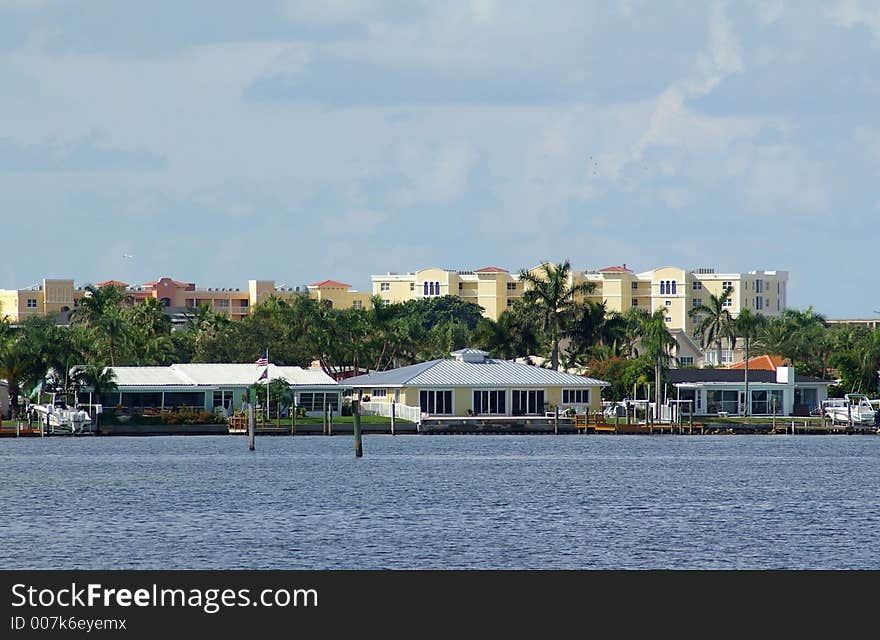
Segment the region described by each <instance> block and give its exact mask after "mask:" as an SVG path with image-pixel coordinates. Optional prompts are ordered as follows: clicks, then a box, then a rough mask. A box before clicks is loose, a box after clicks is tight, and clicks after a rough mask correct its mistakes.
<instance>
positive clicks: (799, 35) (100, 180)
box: [0, 0, 880, 318]
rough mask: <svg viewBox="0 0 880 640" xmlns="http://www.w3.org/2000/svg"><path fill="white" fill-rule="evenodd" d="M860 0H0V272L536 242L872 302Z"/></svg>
mask: <svg viewBox="0 0 880 640" xmlns="http://www.w3.org/2000/svg"><path fill="white" fill-rule="evenodd" d="M878 60H880V3H877V2H868V1H861V2H860V1H859V0H842V1H837V0H833V1H829V2H811V1H798V2H794V1H791V0H754V1H751V0H740V1H738V2H733V1H731V2H714V1H706V2H693V1H690V0H664V1H663V2H656V1H653V0H645V1H641V0H619V1H613V0H607V1H603V2H588V1H586V0H577V1H572V2H567V1H561V0H557V1H550V2H537V1H535V2H518V1H516V0H469V1H452V0H449V1H444V2H428V1H419V0H400V1H387V2H386V1H382V0H351V1H350V2H343V1H340V0H322V1H321V2H318V1H317V0H312V1H305V0H250V1H249V2H246V3H243V2H227V1H224V0H189V1H186V2H180V1H179V0H175V1H171V0H150V1H149V2H118V1H117V0H0V265H2V266H0V288H20V287H25V286H29V285H31V284H34V283H36V282H38V281H39V280H41V279H42V278H44V277H50V278H51V277H57V278H73V279H75V280H76V282H77V283H79V284H86V283H94V282H99V281H103V280H108V279H118V280H123V281H125V282H128V283H131V284H140V283H143V282H146V281H149V280H153V279H155V278H157V277H161V276H169V277H172V278H174V279H177V280H183V281H187V282H196V283H197V284H198V285H199V286H232V287H241V288H244V287H245V286H246V285H247V281H248V280H249V279H272V280H275V282H276V284H278V285H289V286H295V285H302V284H307V283H310V282H315V281H319V280H324V279H328V278H330V279H335V280H341V281H343V282H347V283H351V284H352V285H353V286H354V287H355V288H357V289H359V290H361V291H368V290H370V275H371V274H379V273H386V272H389V271H392V272H395V271H396V272H408V271H414V270H417V269H420V268H424V267H432V266H434V267H442V268H451V269H475V268H480V267H485V266H490V265H491V266H498V267H502V268H505V269H508V270H510V271H512V272H515V271H518V270H519V269H520V268H523V267H531V266H534V265H536V264H539V263H540V262H542V261H545V260H549V261H553V262H561V261H563V260H566V259H568V260H570V261H571V264H572V266H573V267H574V268H576V269H600V268H603V267H607V266H610V265H618V264H621V263H626V265H627V266H628V267H630V268H632V269H634V270H635V271H644V270H649V269H652V268H655V267H660V266H665V265H673V266H678V267H683V268H687V269H691V268H693V269H696V268H699V267H714V268H715V269H716V271H719V272H747V271H750V270H754V269H782V270H786V271H788V272H789V292H788V301H789V305H790V306H793V307H797V308H806V307H807V306H813V308H814V309H816V310H817V311H819V312H821V313H824V314H826V315H827V316H828V317H831V318H844V317H864V318H871V317H877V315H878V313H880V299H878V298H880V287H878V281H877V275H876V274H877V257H878V255H880V237H878V234H877V221H878V218H880V192H878V188H877V185H878V178H880V110H878V108H877V106H878V104H880V64H878Z"/></svg>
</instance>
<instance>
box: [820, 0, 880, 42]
mask: <svg viewBox="0 0 880 640" xmlns="http://www.w3.org/2000/svg"><path fill="white" fill-rule="evenodd" d="M828 14H829V15H830V16H831V19H832V20H833V22H834V23H835V24H836V25H838V26H841V27H845V28H847V29H851V28H853V27H857V26H861V25H864V26H866V27H867V28H868V29H870V31H871V33H872V34H873V35H874V46H875V47H878V46H880V7H878V6H877V4H876V3H869V4H868V5H865V4H864V3H862V2H861V0H841V1H840V2H839V3H838V4H837V5H835V6H834V7H832V8H831V9H829V10H828Z"/></svg>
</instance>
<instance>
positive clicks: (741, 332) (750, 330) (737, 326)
mask: <svg viewBox="0 0 880 640" xmlns="http://www.w3.org/2000/svg"><path fill="white" fill-rule="evenodd" d="M765 323H766V318H765V317H764V316H762V315H760V314H754V313H752V312H751V311H749V310H748V309H743V310H742V311H740V312H739V316H737V318H736V320H734V321H733V330H734V334H735V336H738V337H740V338H742V339H743V342H744V343H745V344H744V347H743V348H744V352H745V353H744V355H745V360H744V363H743V371H744V374H743V380H744V382H745V392H746V406H745V415H746V416H748V415H750V414H751V406H752V401H751V398H750V397H749V351H750V349H751V345H752V341H753V340H755V339H756V338H757V336H758V334H759V331H760V330H761V327H762V326H764V324H765ZM734 340H735V338H734Z"/></svg>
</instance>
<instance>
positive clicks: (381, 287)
mask: <svg viewBox="0 0 880 640" xmlns="http://www.w3.org/2000/svg"><path fill="white" fill-rule="evenodd" d="M390 290H391V283H390V282H380V283H379V291H390Z"/></svg>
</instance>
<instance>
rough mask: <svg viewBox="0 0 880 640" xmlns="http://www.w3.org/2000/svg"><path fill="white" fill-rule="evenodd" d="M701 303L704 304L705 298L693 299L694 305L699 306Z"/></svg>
mask: <svg viewBox="0 0 880 640" xmlns="http://www.w3.org/2000/svg"><path fill="white" fill-rule="evenodd" d="M701 304H703V299H702V298H694V299H693V305H694V306H695V307H699V306H700V305H701Z"/></svg>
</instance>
